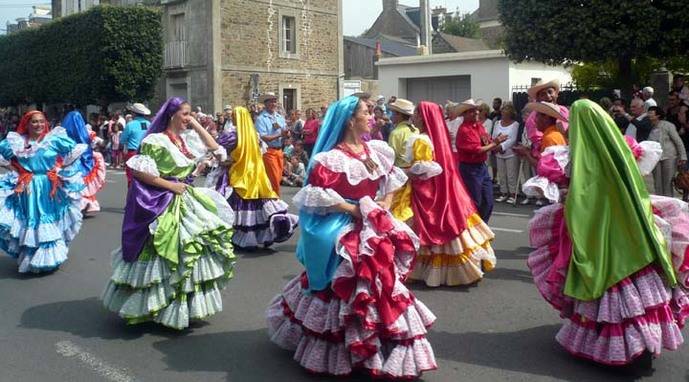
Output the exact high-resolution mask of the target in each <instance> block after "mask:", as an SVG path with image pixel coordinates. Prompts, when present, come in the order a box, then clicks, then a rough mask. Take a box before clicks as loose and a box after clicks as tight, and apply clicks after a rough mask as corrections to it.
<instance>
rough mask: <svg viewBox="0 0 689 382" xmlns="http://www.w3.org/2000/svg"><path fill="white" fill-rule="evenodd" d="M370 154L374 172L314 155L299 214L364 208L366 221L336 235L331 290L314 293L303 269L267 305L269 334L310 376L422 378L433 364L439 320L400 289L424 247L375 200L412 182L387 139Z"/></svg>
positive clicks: (337, 157)
mask: <svg viewBox="0 0 689 382" xmlns="http://www.w3.org/2000/svg"><path fill="white" fill-rule="evenodd" d="M366 147H367V152H368V153H369V155H370V158H371V159H372V160H373V162H374V163H375V164H376V165H377V169H376V170H375V171H372V172H369V171H368V170H367V168H366V166H365V165H364V163H363V162H362V161H361V160H360V159H361V158H355V157H353V155H354V154H351V153H346V152H345V151H343V150H340V149H333V150H331V151H328V152H324V153H319V154H317V155H316V156H315V157H314V159H313V160H315V161H316V164H315V166H314V168H313V169H312V171H311V174H310V176H309V185H308V186H306V187H305V188H303V189H302V190H301V191H300V192H299V193H298V194H297V195H296V196H295V197H294V201H295V203H296V204H297V205H298V206H299V207H300V209H301V210H302V212H303V211H309V212H311V213H320V214H324V215H327V214H329V213H333V210H332V209H331V208H332V207H333V206H335V205H337V204H339V203H343V202H345V201H349V202H351V201H358V203H359V206H360V208H361V214H362V216H363V218H362V219H360V220H359V219H354V220H352V222H351V223H350V224H348V225H346V226H344V228H343V229H341V230H340V231H339V234H338V235H337V240H336V243H335V254H332V256H337V257H338V260H339V264H338V265H337V266H336V270H335V273H334V276H333V277H332V281H331V283H330V284H329V285H328V287H327V288H326V289H325V290H321V291H317V292H313V291H311V290H310V288H309V278H308V276H307V273H306V272H305V273H304V274H302V275H300V276H297V277H296V278H294V279H293V280H292V281H290V282H289V283H288V284H287V286H286V287H285V288H284V289H283V291H282V293H281V294H279V295H278V296H277V297H276V298H275V299H274V300H273V302H272V303H271V305H270V307H269V308H268V310H267V313H266V315H267V320H268V330H269V334H270V337H271V340H272V341H273V342H275V343H276V344H278V345H280V346H281V347H283V348H285V349H288V350H291V351H294V352H295V353H294V359H295V360H296V361H297V362H299V364H300V365H301V366H303V367H304V368H306V369H307V370H309V371H310V372H314V373H319V374H329V375H336V376H346V375H349V374H350V373H351V372H352V371H353V370H354V369H362V370H365V371H368V372H369V373H370V374H371V375H373V376H380V377H386V378H396V379H409V378H416V377H418V376H419V375H420V374H421V373H422V372H423V371H427V370H433V369H435V368H436V367H437V365H436V361H435V357H434V354H433V349H432V348H431V345H430V343H429V342H428V340H427V339H426V333H427V332H426V330H427V328H428V327H430V326H431V324H432V323H433V322H434V321H435V316H434V315H433V313H432V312H431V311H430V310H429V309H428V308H427V307H426V306H425V305H424V304H423V303H422V302H421V301H419V300H417V299H416V298H415V297H414V295H413V294H412V292H411V291H409V290H408V289H407V288H406V287H405V285H404V284H403V282H404V280H405V279H406V277H407V275H408V274H409V273H410V272H411V265H412V263H413V261H414V257H415V255H416V250H417V249H418V247H419V242H418V238H417V237H416V235H415V234H414V233H413V232H412V231H411V230H410V229H409V227H408V226H407V225H405V224H404V223H402V222H400V221H398V220H396V219H395V218H394V217H393V216H392V215H391V214H390V212H388V211H386V210H384V209H382V208H381V207H379V206H378V205H377V204H376V203H375V202H374V199H375V197H376V195H377V194H379V193H380V194H383V195H385V194H388V193H390V192H394V191H396V190H398V189H399V188H401V187H402V186H403V185H404V184H405V182H406V176H405V175H404V173H403V172H402V171H401V170H399V169H398V168H396V167H394V166H393V162H394V153H393V151H392V149H390V147H388V146H387V145H386V144H385V143H384V142H379V141H371V142H368V143H367V144H366ZM302 229H303V228H302ZM322 256H326V257H328V256H331V253H322ZM307 268H308V264H307Z"/></svg>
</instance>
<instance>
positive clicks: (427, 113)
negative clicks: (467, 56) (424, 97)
mask: <svg viewBox="0 0 689 382" xmlns="http://www.w3.org/2000/svg"><path fill="white" fill-rule="evenodd" d="M418 113H419V115H420V116H421V118H422V119H423V123H424V126H425V128H426V133H427V134H428V136H429V137H430V138H431V142H433V150H434V154H433V156H434V159H435V161H436V162H437V163H438V164H439V165H440V167H441V168H442V169H443V173H442V174H440V175H438V176H434V177H433V178H430V179H427V180H422V179H420V178H412V189H413V193H412V208H413V210H414V230H415V231H416V233H417V234H418V235H419V238H420V239H421V244H422V245H443V244H445V243H447V242H449V241H451V240H453V239H456V238H457V237H458V236H459V234H460V233H461V232H463V231H464V230H465V229H466V228H467V220H468V218H469V216H471V215H474V214H476V207H475V206H474V203H473V201H472V200H471V197H469V194H468V193H467V190H466V188H465V187H464V182H462V179H461V177H460V176H459V173H458V172H457V165H456V164H455V161H454V158H453V155H452V149H451V146H450V135H449V132H448V130H447V126H446V125H445V119H444V118H443V113H442V110H441V107H440V106H439V105H437V104H434V103H431V102H421V103H420V104H419V106H418Z"/></svg>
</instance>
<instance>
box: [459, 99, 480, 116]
mask: <svg viewBox="0 0 689 382" xmlns="http://www.w3.org/2000/svg"><path fill="white" fill-rule="evenodd" d="M478 106H479V104H478V103H476V101H474V99H473V98H469V99H468V100H466V101H463V102H460V104H459V105H457V108H456V110H457V114H459V115H462V114H464V112H466V111H469V110H471V109H477V108H478Z"/></svg>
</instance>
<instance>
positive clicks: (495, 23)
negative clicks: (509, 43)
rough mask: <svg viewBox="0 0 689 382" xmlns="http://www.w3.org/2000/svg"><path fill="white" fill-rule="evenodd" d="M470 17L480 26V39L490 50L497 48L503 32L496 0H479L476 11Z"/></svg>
mask: <svg viewBox="0 0 689 382" xmlns="http://www.w3.org/2000/svg"><path fill="white" fill-rule="evenodd" d="M471 16H472V17H473V18H474V20H476V21H478V22H479V25H480V26H481V38H482V39H483V40H484V41H485V42H486V44H487V45H488V46H490V47H491V48H493V49H495V48H497V47H498V46H499V45H500V39H501V36H502V33H503V32H504V30H505V28H504V27H503V26H502V24H501V23H500V13H499V11H498V0H480V1H479V6H478V9H477V10H476V11H475V12H474V13H472V15H471Z"/></svg>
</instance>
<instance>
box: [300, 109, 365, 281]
mask: <svg viewBox="0 0 689 382" xmlns="http://www.w3.org/2000/svg"><path fill="white" fill-rule="evenodd" d="M358 106H359V98H358V97H354V96H350V97H347V98H344V99H342V100H340V101H337V102H335V103H333V104H332V105H330V107H329V108H328V112H327V113H326V115H325V119H324V120H323V125H322V126H321V128H320V130H319V132H318V139H317V140H316V144H315V145H314V148H313V153H312V154H311V160H310V161H309V166H308V170H307V174H310V173H311V170H313V168H314V166H315V165H316V162H315V161H314V159H313V158H314V156H315V155H316V154H318V153H321V152H326V151H330V150H332V149H333V148H335V146H337V144H338V143H339V142H340V140H341V139H342V135H343V132H344V131H345V126H346V125H347V122H348V121H349V120H350V119H351V118H352V117H353V116H354V112H355V111H356V109H357V107H358ZM306 183H307V184H308V176H307V182H306ZM351 221H352V217H351V215H349V214H346V213H338V212H334V213H330V214H327V215H320V214H315V213H310V212H308V211H307V210H306V209H302V210H301V211H300V212H299V226H300V227H301V236H300V237H299V242H298V244H297V259H299V261H300V262H301V263H302V265H304V268H306V275H307V277H308V279H309V289H310V290H311V291H320V290H324V289H326V288H328V286H329V285H330V282H331V281H332V278H333V276H334V275H335V270H336V269H337V266H338V264H339V263H340V257H339V256H338V255H337V254H336V253H335V244H336V240H337V236H338V235H339V234H340V232H341V231H342V229H343V228H344V227H345V226H347V225H348V224H349V223H351Z"/></svg>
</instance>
